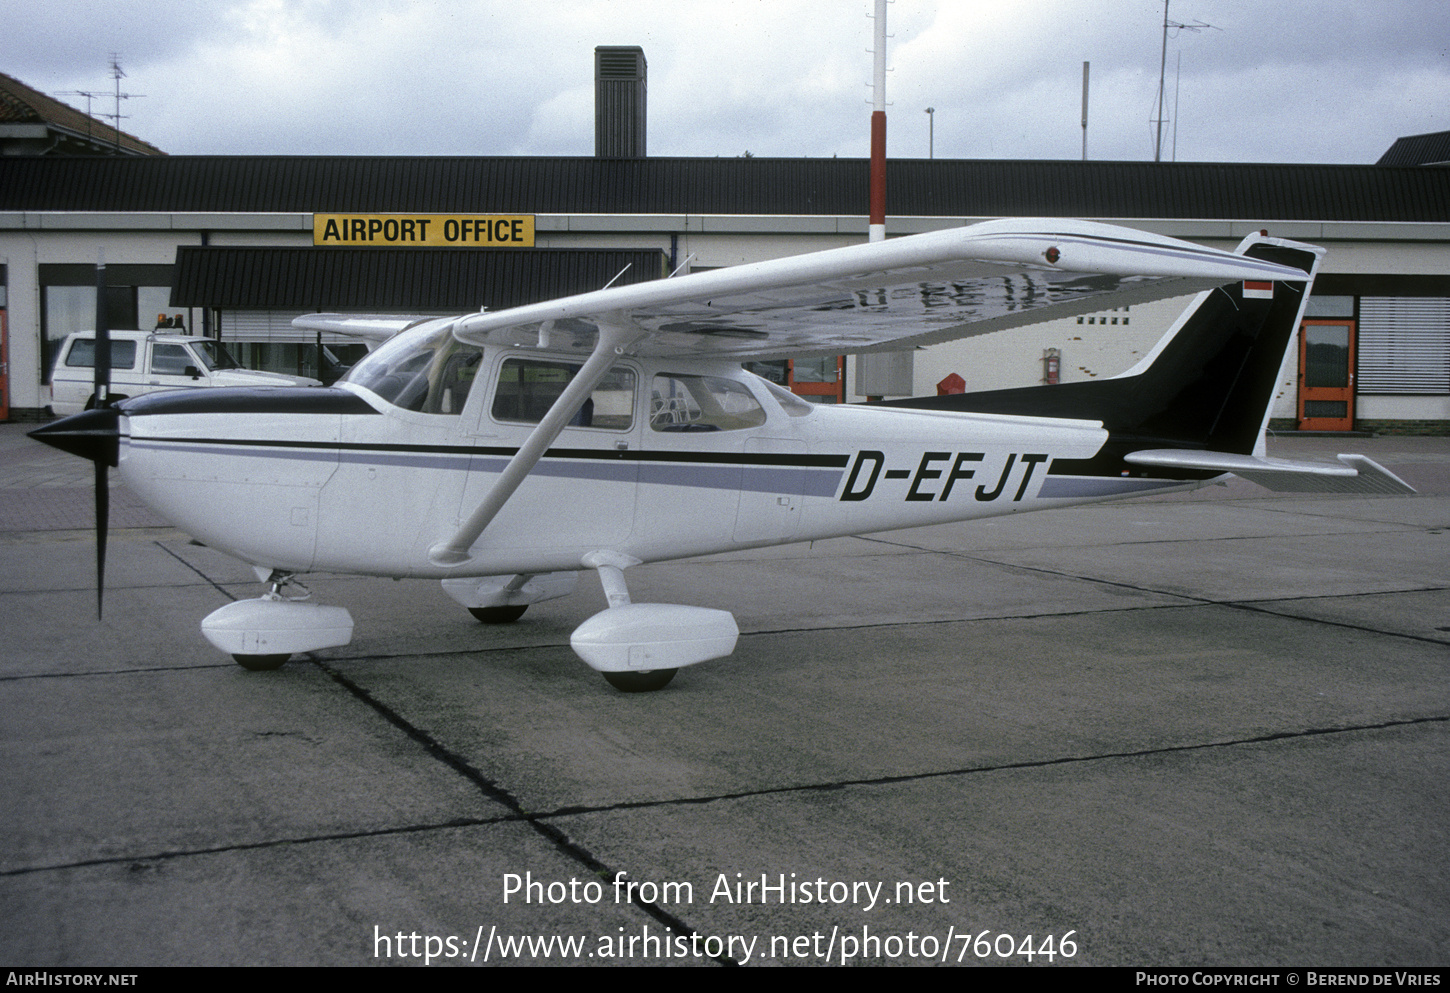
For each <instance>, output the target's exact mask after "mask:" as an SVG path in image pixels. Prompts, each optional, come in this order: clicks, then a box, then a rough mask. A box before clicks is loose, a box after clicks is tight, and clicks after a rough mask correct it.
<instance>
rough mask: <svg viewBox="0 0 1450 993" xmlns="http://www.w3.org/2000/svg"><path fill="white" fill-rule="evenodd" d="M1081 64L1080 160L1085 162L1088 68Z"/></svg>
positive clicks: (1086, 63) (1086, 65)
mask: <svg viewBox="0 0 1450 993" xmlns="http://www.w3.org/2000/svg"><path fill="white" fill-rule="evenodd" d="M1090 64H1091V63H1088V62H1084V63H1083V64H1082V160H1083V161H1084V162H1086V161H1087V108H1088V66H1089V65H1090Z"/></svg>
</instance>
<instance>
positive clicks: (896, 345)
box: [299, 219, 1304, 362]
mask: <svg viewBox="0 0 1450 993" xmlns="http://www.w3.org/2000/svg"><path fill="white" fill-rule="evenodd" d="M1275 279H1291V280H1292V279H1297V280H1303V279H1304V273H1303V272H1301V271H1299V270H1296V269H1292V268H1289V267H1285V266H1280V265H1276V264H1274V263H1271V262H1265V261H1262V260H1259V259H1252V258H1246V257H1244V256H1242V255H1234V254H1231V253H1228V252H1222V251H1217V250H1215V249H1211V248H1203V247H1201V246H1198V245H1193V244H1190V243H1188V242H1184V241H1178V240H1176V239H1173V238H1167V237H1163V236H1159V235H1152V234H1146V233H1144V232H1141V231H1132V230H1128V229H1126V228H1119V227H1114V226H1112V225H1107V224H1096V223H1092V222H1086V221H1069V220H1061V219H1026V220H1022V219H1013V220H1010V221H1005V220H1004V221H987V222H984V223H981V224H975V225H971V226H969V227H961V228H952V229H948V230H943V231H934V232H929V233H926V234H918V235H911V236H908V237H904V238H897V239H894V240H890V241H884V242H875V243H871V244H864V245H852V246H849V247H846V248H838V249H832V250H828V251H823V252H815V253H812V254H810V255H802V256H796V257H793V258H785V259H775V260H771V261H767V262H758V263H753V264H749V265H741V266H733V267H731V268H728V269H717V270H713V271H708V272H701V273H695V274H692V275H689V276H683V277H679V278H675V279H668V280H656V281H652V282H645V283H635V284H632V285H629V286H621V287H616V288H612V289H604V290H597V291H595V292H592V293H584V294H580V295H577V296H572V297H565V298H562V299H559V300H554V301H550V302H547V303H538V304H530V305H526V306H522V307H514V308H510V309H508V310H503V311H498V312H496V313H479V314H471V315H468V316H465V317H462V318H459V319H458V320H457V322H456V323H455V325H454V334H455V335H456V336H457V337H458V338H460V339H461V340H464V341H468V342H472V343H474V344H518V343H523V342H528V343H529V344H533V343H534V342H535V341H538V342H539V343H540V344H541V345H548V344H550V343H551V342H552V345H551V346H550V347H560V346H563V347H566V348H574V349H579V350H584V351H587V350H592V349H593V347H594V346H595V343H596V342H597V341H598V333H599V329H600V327H601V326H602V325H609V326H611V327H613V328H614V329H616V330H619V331H623V330H625V329H628V331H629V332H631V333H630V334H629V335H628V337H629V339H630V346H629V347H630V350H631V351H633V352H634V353H636V354H639V355H646V356H654V357H694V358H712V357H713V358H720V359H728V360H731V361H736V362H738V361H744V360H748V359H763V358H773V357H785V356H796V357H800V356H809V355H835V354H840V353H844V352H852V353H856V352H871V351H881V350H888V349H907V348H913V347H916V346H918V345H930V344H934V343H937V342H942V341H949V340H952V339H955V338H962V337H967V336H970V335H978V334H986V333H988V332H992V331H1000V330H1003V329H1006V328H1012V327H1019V326H1022V325H1027V324H1035V323H1039V322H1042V321H1048V320H1054V319H1056V318H1060V317H1070V316H1073V315H1076V314H1082V313H1087V312H1091V311H1097V310H1103V309H1107V308H1112V307H1121V306H1125V305H1129V304H1134V303H1143V302H1146V301H1149V300H1157V299H1162V298H1164V297H1172V296H1181V295H1185V294H1190V293H1195V292H1198V291H1199V290H1204V289H1208V288H1210V287H1214V286H1219V285H1222V284H1224V283H1229V282H1236V281H1239V280H1275ZM300 320H301V319H300ZM300 320H299V323H300ZM304 326H309V327H310V326H313V325H311V324H308V325H304Z"/></svg>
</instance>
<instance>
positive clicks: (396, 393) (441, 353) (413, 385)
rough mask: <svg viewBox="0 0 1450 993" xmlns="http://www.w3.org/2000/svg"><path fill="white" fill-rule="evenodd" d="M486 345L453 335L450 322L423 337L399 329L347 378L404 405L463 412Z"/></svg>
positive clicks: (421, 409)
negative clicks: (466, 341)
mask: <svg viewBox="0 0 1450 993" xmlns="http://www.w3.org/2000/svg"><path fill="white" fill-rule="evenodd" d="M482 361H483V350H482V349H480V348H478V347H477V346H475V345H469V344H465V343H464V342H461V341H459V340H458V339H457V338H455V337H453V328H452V325H447V324H445V325H444V326H443V327H441V328H439V329H437V330H436V331H433V332H431V333H429V334H426V335H422V336H415V335H412V334H407V333H404V334H400V335H398V336H397V337H395V338H392V339H391V340H389V341H388V342H387V343H385V344H384V345H383V346H382V347H380V348H378V349H377V350H376V351H374V352H371V353H369V354H368V355H367V357H365V358H364V359H362V360H361V361H359V362H358V364H357V365H355V366H353V367H352V368H351V369H350V370H348V374H347V375H346V376H344V377H343V381H344V382H349V383H356V384H357V385H358V386H361V387H364V388H365V389H369V390H372V391H373V392H374V393H376V394H377V395H378V396H380V397H382V398H383V399H384V400H386V401H388V402H389V403H391V404H394V405H395V406H398V407H402V408H403V409H404V410H416V411H418V412H419V413H422V414H461V413H462V412H463V404H464V402H465V401H466V400H467V399H468V393H469V391H470V390H471V389H472V388H473V380H474V376H475V374H476V373H477V372H478V367H479V364H480V363H481V362H482Z"/></svg>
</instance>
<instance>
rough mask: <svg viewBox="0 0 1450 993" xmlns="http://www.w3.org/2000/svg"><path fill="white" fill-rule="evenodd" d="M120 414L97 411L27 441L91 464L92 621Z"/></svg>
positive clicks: (100, 584)
mask: <svg viewBox="0 0 1450 993" xmlns="http://www.w3.org/2000/svg"><path fill="white" fill-rule="evenodd" d="M120 425H121V413H120V411H118V410H117V409H116V408H115V407H98V408H96V409H94V410H85V411H82V412H81V413H79V414H74V415H72V416H70V417H67V418H64V419H62V420H59V421H54V422H52V423H50V424H46V425H44V426H42V427H38V428H36V429H35V430H34V431H31V432H30V437H32V438H34V439H35V440H36V441H43V442H45V443H46V444H47V445H50V446H51V447H52V448H59V449H60V450H61V451H63V452H69V453H70V454H71V455H79V456H80V457H81V458H83V459H90V460H91V461H92V462H93V463H95V488H96V617H98V618H99V617H100V616H101V600H102V597H103V596H104V594H105V586H106V581H105V580H106V534H107V531H108V530H109V528H110V512H111V490H110V486H109V478H108V477H109V476H110V467H111V466H113V465H116V464H117V463H118V462H119V455H120V447H121V428H120Z"/></svg>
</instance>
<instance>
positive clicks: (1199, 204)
mask: <svg viewBox="0 0 1450 993" xmlns="http://www.w3.org/2000/svg"><path fill="white" fill-rule="evenodd" d="M886 175H887V213H888V214H891V215H894V216H924V217H1001V216H1033V215H1041V216H1055V217H1103V218H1125V219H1126V218H1162V219H1206V220H1214V219H1227V220H1249V221H1252V222H1258V221H1264V222H1269V221H1276V220H1301V221H1379V222H1439V223H1444V222H1450V170H1444V169H1425V168H1416V167H1390V166H1366V165H1294V164H1256V163H1193V162H1189V163H1152V162H1080V161H1074V160H1062V161H1042V160H983V159H931V160H927V159H893V160H888V163H887V171H886ZM867 193H868V163H867V160H865V159H769V158H750V159H742V158H659V157H655V158H644V159H598V158H591V157H579V158H543V157H493V158H460V157H446V158H445V157H436V158H435V157H391V158H374V157H342V156H256V157H238V156H166V157H147V158H125V159H115V158H110V159H98V158H91V157H84V156H72V157H64V156H61V157H50V158H30V159H22V158H12V159H0V210H12V211H97V212H182V213H328V212H337V213H464V212H467V213H530V214H666V215H668V214H720V215H742V214H764V215H838V216H853V215H864V214H865V213H866V205H867Z"/></svg>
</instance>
